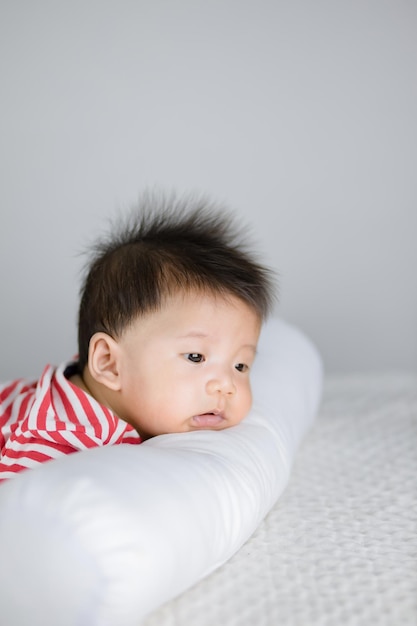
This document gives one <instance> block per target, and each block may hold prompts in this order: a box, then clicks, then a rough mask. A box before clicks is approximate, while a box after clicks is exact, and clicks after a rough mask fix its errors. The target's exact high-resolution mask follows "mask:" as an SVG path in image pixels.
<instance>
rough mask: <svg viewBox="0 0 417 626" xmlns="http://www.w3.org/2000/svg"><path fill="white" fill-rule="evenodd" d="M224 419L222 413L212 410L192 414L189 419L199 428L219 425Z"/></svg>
mask: <svg viewBox="0 0 417 626" xmlns="http://www.w3.org/2000/svg"><path fill="white" fill-rule="evenodd" d="M224 419H225V418H224V417H223V414H222V413H219V412H213V413H202V414H201V415H194V417H193V418H192V420H191V421H192V423H193V424H194V426H200V428H213V427H215V426H220V424H222V423H223V422H224Z"/></svg>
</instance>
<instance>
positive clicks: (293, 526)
mask: <svg viewBox="0 0 417 626" xmlns="http://www.w3.org/2000/svg"><path fill="white" fill-rule="evenodd" d="M213 624H222V626H254V625H255V624H256V626H278V625H279V626H304V625H308V626H324V625H329V626H335V625H336V624H337V625H341V624H343V625H346V626H361V625H364V626H369V625H370V624H375V625H376V624H377V625H378V626H416V624H417V376H416V375H414V374H404V373H403V374H380V375H365V374H362V375H346V376H334V377H332V376H327V377H325V382H324V393H323V400H322V403H321V407H320V410H319V414H318V418H317V420H316V423H315V425H314V426H313V428H312V430H311V431H310V433H309V434H308V435H307V437H306V438H305V440H304V442H303V444H302V446H301V449H300V450H299V452H298V455H297V457H296V460H295V464H294V467H293V470H292V475H291V479H290V482H289V485H288V487H287V489H286V491H285V492H284V494H283V495H282V496H281V498H280V499H279V500H278V502H277V504H276V505H275V506H274V507H273V508H272V510H271V511H270V513H269V514H268V516H267V517H266V518H265V520H264V521H263V522H262V523H261V525H260V526H259V528H258V529H257V531H256V532H255V534H254V535H253V536H252V537H251V539H250V540H249V541H248V542H247V543H246V544H245V545H244V546H243V547H242V548H241V549H240V550H239V551H238V552H237V553H236V554H235V556H233V557H232V558H231V559H230V560H229V561H228V562H227V563H226V564H224V565H223V566H222V567H221V568H220V569H219V570H217V571H216V572H214V573H213V574H211V575H210V576H209V577H208V578H206V579H204V580H203V581H201V582H199V583H198V584H197V585H195V586H194V587H193V588H192V589H190V590H188V591H187V592H185V593H184V594H182V595H181V596H180V597H178V598H177V599H175V600H173V601H171V602H169V603H168V604H166V605H165V606H163V607H161V608H160V609H159V610H157V611H155V612H154V613H152V614H151V615H150V616H148V617H147V618H146V619H145V620H144V621H142V622H141V626H191V625H192V626H212V625H213Z"/></svg>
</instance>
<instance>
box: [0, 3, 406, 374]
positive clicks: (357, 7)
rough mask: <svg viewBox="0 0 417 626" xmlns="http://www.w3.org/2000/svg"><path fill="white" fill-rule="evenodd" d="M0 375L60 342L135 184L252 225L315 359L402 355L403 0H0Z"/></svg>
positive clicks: (32, 363) (387, 361)
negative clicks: (105, 235)
mask: <svg viewBox="0 0 417 626" xmlns="http://www.w3.org/2000/svg"><path fill="white" fill-rule="evenodd" d="M0 63H1V70H0V71H1V75H0V80H1V82H0V89H1V97H0V109H1V116H0V132H1V137H0V164H1V169H0V176H1V181H0V182H1V185H0V202H1V222H0V226H1V228H0V280H1V292H0V293H1V309H0V311H1V312H0V320H1V324H0V341H1V359H0V361H1V362H0V379H2V380H7V379H10V378H12V377H15V376H21V375H25V376H33V375H37V374H38V373H39V372H40V369H41V368H42V367H43V365H44V364H45V363H46V362H53V363H59V362H61V361H62V360H64V359H67V358H69V357H71V356H72V355H73V353H74V352H75V351H76V341H75V338H76V328H75V327H76V309H77V300H78V284H79V271H80V267H81V265H82V257H80V255H79V253H80V252H81V251H82V250H83V249H84V248H85V246H86V245H87V244H88V243H89V241H91V239H92V238H93V236H94V235H95V233H97V232H98V231H99V230H101V229H102V228H103V226H105V225H106V223H107V222H106V220H107V218H108V217H109V216H111V215H114V213H115V211H116V210H119V209H122V210H123V209H125V208H127V207H129V206H130V205H131V204H133V203H134V201H135V199H136V197H137V195H138V193H139V192H140V190H142V189H143V188H144V187H146V186H154V185H158V186H159V187H161V188H166V189H169V190H170V189H172V188H176V189H178V190H179V191H184V190H185V191H188V190H197V191H203V192H208V193H210V194H211V195H212V196H213V197H214V198H217V199H219V200H221V201H224V202H226V203H227V204H228V205H230V206H231V207H233V208H235V209H236V210H237V211H238V213H239V214H241V215H242V219H243V221H246V222H249V223H252V225H253V232H254V238H255V241H256V242H257V244H258V247H259V248H260V250H261V251H262V254H263V255H264V259H265V261H266V262H268V263H269V264H270V265H272V266H273V267H274V268H276V269H277V270H278V271H279V273H280V283H281V303H280V306H279V309H278V311H279V313H280V314H281V315H282V316H283V317H284V318H286V319H288V320H289V321H291V322H293V323H296V324H297V325H299V326H300V327H301V328H302V329H303V330H304V331H305V332H306V333H307V334H308V335H310V337H311V338H312V339H313V340H314V341H315V342H316V344H317V345H318V347H319V349H320V351H321V353H322V355H323V358H324V362H325V366H326V369H327V371H328V372H340V371H364V370H401V369H414V370H417V329H416V322H417V285H416V278H415V272H416V268H417V246H416V234H417V206H416V198H417V183H416V179H417V177H416V163H417V122H416V111H417V70H416V68H417V3H416V2H414V0H392V1H386V0H372V1H368V0H346V1H338V0H318V1H316V2H310V1H309V0H288V1H282V2H281V1H279V0H229V1H228V0H210V2H207V1H203V0H198V1H195V0H194V1H192V0H165V1H163V0H152V1H150V0H149V1H145V0H130V1H129V0H82V1H80V0H75V1H74V0H73V1H71V2H60V1H59V0H51V1H50V2H47V1H45V0H37V1H36V2H32V1H29V0H2V2H1V3H0Z"/></svg>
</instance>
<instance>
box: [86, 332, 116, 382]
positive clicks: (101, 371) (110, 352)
mask: <svg viewBox="0 0 417 626" xmlns="http://www.w3.org/2000/svg"><path fill="white" fill-rule="evenodd" d="M119 352H120V349H119V344H118V343H117V341H115V340H114V339H113V338H112V337H110V335H107V334H106V333H95V334H94V335H93V336H92V337H91V339H90V345H89V348H88V368H89V371H90V374H91V376H92V377H93V378H94V380H96V381H97V382H98V383H100V384H102V385H105V386H106V387H107V388H108V389H111V390H113V391H119V389H120V376H119V366H118V363H119Z"/></svg>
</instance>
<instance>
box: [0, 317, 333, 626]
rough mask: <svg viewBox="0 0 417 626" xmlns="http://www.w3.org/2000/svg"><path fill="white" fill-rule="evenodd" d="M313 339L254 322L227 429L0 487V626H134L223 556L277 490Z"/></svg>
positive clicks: (70, 460)
mask: <svg viewBox="0 0 417 626" xmlns="http://www.w3.org/2000/svg"><path fill="white" fill-rule="evenodd" d="M321 383H322V365H321V359H320V356H319V354H318V352H317V350H316V348H315V347H314V346H313V345H312V343H311V342H310V341H309V340H308V339H307V338H306V337H305V335H304V334H302V333H301V332H300V331H299V330H298V329H296V328H295V327H293V326H291V325H289V324H287V323H285V322H283V321H282V320H278V319H271V320H270V321H269V322H267V324H266V325H265V326H264V328H263V331H262V335H261V339H260V343H259V347H258V356H257V359H256V363H255V366H254V368H253V372H252V387H253V395H254V407H253V409H252V411H251V412H250V414H249V415H248V416H247V418H245V420H244V421H243V422H242V423H241V424H239V425H238V426H235V427H233V428H230V429H227V430H223V431H221V432H215V431H198V432H191V433H183V434H174V435H172V434H171V435H162V436H159V437H155V438H153V439H150V440H148V441H146V442H145V443H144V444H142V445H140V446H129V445H126V444H125V445H120V446H112V447H103V448H95V449H93V450H89V451H86V452H80V453H76V454H72V455H69V456H66V457H62V458H60V459H58V460H56V461H50V462H48V463H45V464H44V465H41V466H40V467H39V468H36V469H33V470H29V471H26V472H23V473H22V474H20V475H18V476H16V477H15V478H13V479H11V480H9V481H7V482H5V483H3V484H2V485H1V486H0V538H1V552H0V559H1V566H0V621H1V623H2V624H3V623H4V624H7V626H29V625H30V626H56V625H57V624H59V626H137V625H138V624H139V623H140V621H141V618H143V617H144V616H145V615H146V614H148V613H149V612H151V611H152V610H154V609H156V608H157V607H159V606H160V605H161V604H163V603H164V602H166V601H167V600H169V599H171V598H173V597H174V596H176V595H178V594H179V593H181V592H183V591H184V590H185V589H187V588H188V587H190V586H191V585H193V584H194V583H196V582H197V581H198V580H199V579H201V578H202V577H204V576H206V575H207V574H208V573H209V572H211V571H212V570H214V569H215V568H217V567H218V566H219V565H221V564H222V563H224V562H225V561H226V560H227V559H229V558H230V557H231V556H232V555H233V554H234V553H235V552H236V551H237V550H238V549H239V548H240V547H241V546H242V544H243V543H244V542H245V541H246V540H247V539H248V538H249V537H250V536H251V534H252V533H253V532H254V530H255V529H256V528H257V526H258V525H259V523H260V522H261V521H262V519H263V518H264V517H265V515H266V514H267V513H268V511H269V510H270V509H271V507H272V506H273V504H274V503H275V502H276V500H277V499H278V497H279V496H280V494H281V493H282V492H283V490H284V488H285V486H286V485H287V482H288V479H289V475H290V470H291V464H292V461H293V459H294V455H295V452H296V450H297V447H298V444H299V443H300V441H301V439H302V437H303V435H304V434H305V433H306V431H307V430H308V428H309V426H310V425H311V422H312V420H313V418H314V415H315V413H316V411H317V407H318V404H319V401H320V395H321Z"/></svg>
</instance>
